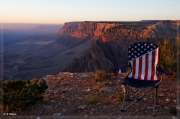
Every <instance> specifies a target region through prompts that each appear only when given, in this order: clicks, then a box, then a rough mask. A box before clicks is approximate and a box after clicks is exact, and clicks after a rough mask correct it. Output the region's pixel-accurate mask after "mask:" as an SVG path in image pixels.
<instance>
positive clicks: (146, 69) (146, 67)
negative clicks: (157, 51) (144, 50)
mask: <svg viewBox="0 0 180 119" xmlns="http://www.w3.org/2000/svg"><path fill="white" fill-rule="evenodd" d="M148 58H149V55H148V54H146V59H145V63H146V65H145V74H144V80H147V76H148Z"/></svg>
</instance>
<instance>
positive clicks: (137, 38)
mask: <svg viewBox="0 0 180 119" xmlns="http://www.w3.org/2000/svg"><path fill="white" fill-rule="evenodd" d="M179 23H180V21H170V20H163V21H161V20H150V21H148V20H147V21H137V22H103V21H98V22H95V21H93V22H92V21H84V22H67V23H65V24H64V25H63V26H62V27H61V28H59V30H58V31H57V32H55V33H44V34H43V33H41V34H39V35H37V34H36V35H30V36H26V35H24V36H15V35H11V33H9V32H5V33H4V34H5V35H4V37H3V39H4V47H3V53H4V54H3V55H4V56H3V66H4V71H3V76H4V78H6V79H8V78H11V77H13V78H16V77H19V78H23V79H24V78H33V77H37V78H41V77H43V76H45V75H51V74H57V73H58V72H63V71H68V72H94V71H96V70H97V69H104V70H109V69H111V68H114V67H117V66H121V65H123V64H127V63H128V56H127V55H128V52H127V47H128V45H130V44H132V43H135V42H150V43H157V42H158V41H162V40H163V39H170V40H171V41H176V40H178V39H179V38H178V37H177V36H179V30H178V29H179ZM36 28H37V27H36ZM43 28H45V27H43ZM8 33H9V34H8ZM14 69H15V70H14Z"/></svg>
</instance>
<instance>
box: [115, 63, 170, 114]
mask: <svg viewBox="0 0 180 119" xmlns="http://www.w3.org/2000/svg"><path fill="white" fill-rule="evenodd" d="M126 67H131V65H124V66H122V67H116V68H114V70H116V71H117V72H118V77H119V74H120V73H121V70H122V69H124V68H126ZM156 69H157V71H158V73H160V74H161V77H160V80H159V82H157V83H156V84H155V85H153V86H151V88H150V86H148V87H149V88H150V89H149V90H148V91H145V93H144V94H143V95H141V96H139V95H138V94H139V93H140V92H142V91H143V90H145V89H146V88H147V87H142V88H139V90H138V91H136V92H135V93H134V92H133V90H132V89H131V88H132V87H131V86H128V85H127V84H125V83H124V82H123V80H121V84H122V90H123V93H124V97H123V101H122V109H121V111H122V112H124V111H126V110H127V109H128V108H129V107H131V106H132V105H133V104H135V103H136V102H139V103H140V104H141V105H142V107H144V109H145V110H146V111H147V112H148V113H149V114H150V115H151V116H156V101H157V97H158V88H159V84H160V83H161V82H162V80H163V78H164V75H173V74H172V73H170V72H167V71H165V70H163V69H162V68H161V67H160V66H158V67H157V68H156ZM128 75H129V74H128ZM128 75H127V76H128ZM127 76H126V77H127ZM133 88H134V87H133ZM136 89H138V88H136ZM154 89H155V94H154V96H153V98H152V99H153V110H152V111H150V109H148V108H147V107H146V106H145V105H144V104H143V102H142V98H143V97H145V96H146V95H148V93H149V92H151V91H152V90H154ZM129 91H130V92H131V93H133V95H132V96H131V97H130V98H129V99H128V101H130V100H131V99H133V98H135V100H134V101H133V102H132V103H131V104H129V105H128V106H126V107H125V106H124V103H125V100H126V95H127V94H128V92H129ZM149 98H151V97H149Z"/></svg>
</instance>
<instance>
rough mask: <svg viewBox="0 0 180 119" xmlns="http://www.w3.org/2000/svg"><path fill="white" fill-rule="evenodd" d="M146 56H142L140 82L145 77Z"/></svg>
mask: <svg viewBox="0 0 180 119" xmlns="http://www.w3.org/2000/svg"><path fill="white" fill-rule="evenodd" d="M145 61H146V55H143V56H142V73H141V80H144V75H145V66H146V62H145Z"/></svg>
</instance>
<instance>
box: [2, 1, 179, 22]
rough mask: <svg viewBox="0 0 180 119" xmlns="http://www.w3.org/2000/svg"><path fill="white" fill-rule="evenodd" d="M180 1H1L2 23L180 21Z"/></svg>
mask: <svg viewBox="0 0 180 119" xmlns="http://www.w3.org/2000/svg"><path fill="white" fill-rule="evenodd" d="M179 7H180V0H0V22H3V23H64V22H71V21H139V20H180V12H179V11H180V8H179Z"/></svg>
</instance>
